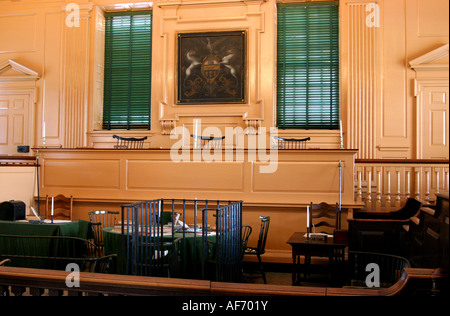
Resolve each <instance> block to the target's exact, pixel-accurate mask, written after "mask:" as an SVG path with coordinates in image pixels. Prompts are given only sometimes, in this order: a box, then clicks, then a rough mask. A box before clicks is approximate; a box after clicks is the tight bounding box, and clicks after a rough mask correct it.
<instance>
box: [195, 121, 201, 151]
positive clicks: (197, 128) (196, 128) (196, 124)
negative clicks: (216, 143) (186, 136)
mask: <svg viewBox="0 0 450 316" xmlns="http://www.w3.org/2000/svg"><path fill="white" fill-rule="evenodd" d="M199 121H200V120H199V119H195V120H194V148H198V147H199V146H198V137H200V136H201V135H199Z"/></svg>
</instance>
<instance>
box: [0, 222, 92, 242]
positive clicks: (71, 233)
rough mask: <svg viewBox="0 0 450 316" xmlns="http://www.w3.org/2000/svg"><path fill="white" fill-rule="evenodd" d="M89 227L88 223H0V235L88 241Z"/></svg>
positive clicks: (89, 235) (89, 236)
mask: <svg viewBox="0 0 450 316" xmlns="http://www.w3.org/2000/svg"><path fill="white" fill-rule="evenodd" d="M90 230H91V226H90V223H89V222H88V221H83V220H80V221H76V222H56V223H54V224H51V223H42V224H32V223H29V222H25V221H17V222H9V221H0V235H16V236H65V237H78V238H83V239H89V238H91V237H92V235H91V233H92V232H91V231H90Z"/></svg>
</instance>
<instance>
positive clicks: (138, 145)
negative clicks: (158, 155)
mask: <svg viewBox="0 0 450 316" xmlns="http://www.w3.org/2000/svg"><path fill="white" fill-rule="evenodd" d="M113 138H114V139H117V143H116V145H115V146H114V148H115V149H142V148H144V141H145V140H147V138H148V137H147V136H145V137H142V138H135V137H121V136H118V135H113Z"/></svg>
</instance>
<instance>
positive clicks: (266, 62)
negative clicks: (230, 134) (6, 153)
mask: <svg viewBox="0 0 450 316" xmlns="http://www.w3.org/2000/svg"><path fill="white" fill-rule="evenodd" d="M122 2H127V3H131V4H133V3H135V4H140V3H142V1H139V0H130V1H121V0H92V1H87V0H77V1H75V0H74V1H70V3H77V4H79V7H80V16H81V20H80V27H75V28H68V27H66V23H65V22H66V18H67V16H68V14H69V15H70V12H69V13H66V12H64V10H65V8H66V5H67V3H69V1H63V0H22V1H12V0H2V1H0V30H1V31H0V62H2V61H4V60H7V59H13V60H15V61H17V62H19V63H21V64H22V65H25V66H26V67H29V68H31V69H33V70H34V71H36V72H38V73H40V74H41V78H40V79H39V80H38V81H37V82H36V87H37V99H36V101H37V103H36V108H35V113H34V114H33V119H34V122H35V128H34V133H33V135H34V144H36V145H40V144H42V132H43V131H42V126H43V124H42V123H43V121H45V122H46V125H45V126H46V130H45V134H46V143H47V145H52V146H62V147H84V146H95V147H110V146H112V143H111V140H112V138H111V135H112V134H113V133H112V132H105V131H98V130H95V129H96V128H97V127H98V122H99V118H100V117H101V116H100V115H101V69H102V64H101V62H102V59H101V51H102V46H101V44H102V36H101V15H102V12H103V11H104V10H109V9H112V8H114V6H115V5H117V4H120V3H122ZM280 2H289V1H280ZM370 2H372V1H366V0H362V1H360V2H358V3H361V4H362V5H363V6H359V7H357V6H356V5H355V2H353V1H347V0H342V1H341V21H342V22H341V47H342V48H341V50H342V52H341V54H342V58H341V60H342V85H341V86H342V118H343V121H344V132H345V133H344V138H345V145H346V147H347V148H357V149H359V150H360V154H359V158H420V157H418V154H417V144H418V143H419V142H420V139H419V138H423V137H427V135H420V134H418V133H417V127H416V120H417V114H416V110H417V109H416V96H415V92H414V88H415V81H414V80H415V76H416V72H415V71H414V70H413V69H411V67H410V66H409V64H408V62H409V61H411V60H413V59H416V58H417V57H420V56H421V55H423V54H426V53H428V52H430V51H432V50H434V49H436V48H438V47H440V46H442V45H444V44H447V43H448V21H449V18H448V6H449V2H448V1H447V0H427V1H424V0H378V1H376V3H378V4H379V7H380V27H376V28H373V29H365V28H364V18H366V17H367V15H368V14H369V13H370V12H367V11H366V10H365V8H366V7H365V5H366V4H368V3H370ZM153 10H154V33H153V39H154V42H153V47H154V52H153V53H154V54H153V56H154V60H153V86H152V96H153V100H152V115H153V118H152V127H153V128H152V130H151V131H150V132H149V131H146V132H145V131H143V132H123V133H121V134H124V135H126V134H133V135H143V134H145V135H147V136H151V137H150V140H149V143H148V144H147V146H152V147H160V146H162V147H170V145H171V143H173V140H170V137H169V135H168V134H169V132H170V130H171V128H172V127H174V126H183V125H184V126H186V127H188V128H189V129H191V128H192V119H193V118H201V119H202V121H203V124H204V127H206V126H208V125H212V126H218V127H220V128H224V127H225V126H233V127H235V126H240V127H242V128H246V127H247V126H253V127H259V126H262V127H266V128H269V127H271V126H273V125H274V121H275V113H276V79H275V78H276V65H275V64H276V45H275V43H276V0H266V1H265V0H249V1H245V2H243V1H235V0H229V1H217V0H180V1H171V0H158V1H155V2H154V3H153ZM355 14H356V15H355ZM358 14H359V15H358ZM99 17H100V18H99ZM355 17H358V18H359V19H360V21H359V22H358V23H359V24H357V23H356V22H355ZM358 28H359V30H363V31H364V32H365V33H361V34H367V35H368V36H369V35H370V36H372V37H367V38H365V37H362V38H361V37H358V36H359V35H358V34H360V33H358V32H357V30H358ZM228 29H229V30H238V29H239V30H240V29H243V30H246V31H247V32H248V59H249V64H248V95H249V98H248V99H249V100H248V103H247V104H244V105H226V106H223V105H206V106H205V105H202V106H200V105H194V106H179V105H176V103H175V102H174V96H175V87H176V85H175V84H176V82H175V80H176V55H175V52H176V40H175V35H176V33H177V32H194V31H216V30H228ZM358 43H362V44H363V47H366V48H367V49H366V50H357V47H358V46H355V45H357V44H358ZM364 45H367V46H364ZM355 53H356V54H357V55H356V56H355V55H354V54H355ZM99 56H100V57H99ZM359 57H361V60H367V61H368V64H367V65H363V68H364V69H366V70H367V72H362V73H359V74H358V73H357V72H356V70H355V68H354V66H355V65H356V64H355V63H356V62H357V61H358V59H357V58H359ZM355 58H356V59H355ZM364 58H366V59H364ZM446 63H447V64H448V58H447V60H446ZM357 75H358V76H359V77H358V76H357ZM1 76H2V73H1V72H0V77H1ZM370 76H371V77H370ZM355 78H361V79H358V80H362V82H363V83H364V85H365V86H363V87H360V86H358V85H357V84H356V83H357V82H355V81H353V83H352V80H355ZM447 82H448V77H447ZM0 87H1V83H0ZM355 91H356V92H359V91H363V92H364V93H366V98H365V99H352V97H351V94H352V93H354V92H355ZM0 130H1V129H0ZM279 133H280V135H283V136H311V137H312V142H311V145H310V146H312V147H320V148H336V147H337V146H338V144H339V137H338V136H339V133H338V131H302V130H299V131H279ZM447 135H448V131H447ZM0 139H1V137H0ZM447 158H448V153H447Z"/></svg>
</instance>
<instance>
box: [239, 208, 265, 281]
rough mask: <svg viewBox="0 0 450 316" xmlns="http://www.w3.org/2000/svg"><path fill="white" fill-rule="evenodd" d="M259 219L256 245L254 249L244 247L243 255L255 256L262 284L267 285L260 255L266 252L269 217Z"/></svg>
mask: <svg viewBox="0 0 450 316" xmlns="http://www.w3.org/2000/svg"><path fill="white" fill-rule="evenodd" d="M260 219H261V227H260V230H259V237H258V243H257V246H256V247H248V246H247V247H246V248H245V251H244V255H256V257H257V258H258V262H259V270H260V274H261V275H262V278H263V280H264V283H267V280H266V273H265V272H264V268H263V264H262V260H261V255H263V254H264V253H265V252H266V250H265V248H266V241H267V235H268V233H269V225H270V217H269V216H260Z"/></svg>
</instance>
